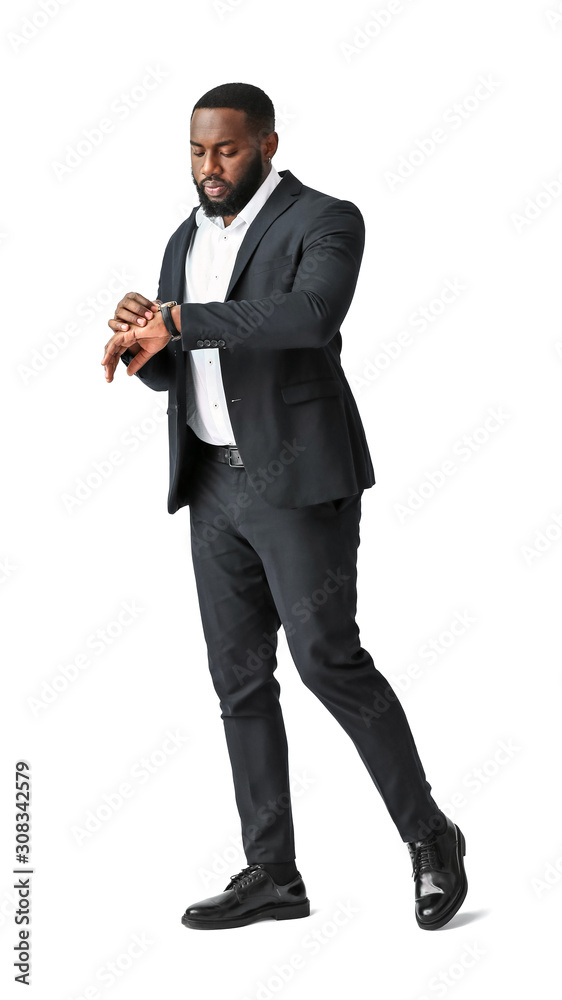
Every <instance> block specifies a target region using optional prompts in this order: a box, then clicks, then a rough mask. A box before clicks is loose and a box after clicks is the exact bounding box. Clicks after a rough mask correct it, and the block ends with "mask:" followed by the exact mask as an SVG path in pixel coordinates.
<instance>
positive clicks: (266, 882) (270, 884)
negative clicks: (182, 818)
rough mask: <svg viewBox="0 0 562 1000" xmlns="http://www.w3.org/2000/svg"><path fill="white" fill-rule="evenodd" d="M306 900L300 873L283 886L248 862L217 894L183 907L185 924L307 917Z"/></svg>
mask: <svg viewBox="0 0 562 1000" xmlns="http://www.w3.org/2000/svg"><path fill="white" fill-rule="evenodd" d="M309 915H310V900H309V899H308V897H307V895H306V888H305V885H304V882H303V880H302V876H301V874H300V872H299V873H298V874H297V876H296V878H294V879H293V880H292V881H291V882H288V883H287V885H278V884H277V882H275V881H274V879H273V878H272V877H271V875H270V874H269V873H268V872H266V870H265V868H264V867H263V866H262V865H261V864H252V865H248V867H247V868H243V869H242V871H240V872H238V874H237V875H231V877H230V882H229V883H228V885H227V887H226V889H225V890H224V891H223V892H219V893H218V895H217V896H209V898H208V899H201V900H200V901H199V902H198V903H192V904H191V906H188V907H187V910H186V911H185V913H184V915H183V917H182V918H181V922H182V924H184V925H185V926H186V927H213V928H215V927H241V926H242V925H243V924H252V923H254V921H256V920H263V919H264V918H265V917H275V919H276V920H290V919H292V918H293V917H308V916H309Z"/></svg>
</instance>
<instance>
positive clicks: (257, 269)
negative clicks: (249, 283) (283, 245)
mask: <svg viewBox="0 0 562 1000" xmlns="http://www.w3.org/2000/svg"><path fill="white" fill-rule="evenodd" d="M292 262H293V255H292V253H290V254H286V255H285V257H271V258H270V259H269V260H263V261H261V263H259V264H258V262H257V261H256V263H255V264H251V265H250V268H251V273H252V274H261V272H262V271H272V270H273V268H275V267H287V266H288V265H289V264H292Z"/></svg>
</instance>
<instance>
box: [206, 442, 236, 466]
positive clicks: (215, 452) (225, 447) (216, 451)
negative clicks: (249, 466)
mask: <svg viewBox="0 0 562 1000" xmlns="http://www.w3.org/2000/svg"><path fill="white" fill-rule="evenodd" d="M203 450H204V452H205V454H206V455H209V457H210V458H214V459H215V461H216V462H224V463H225V464H226V465H230V466H232V467H233V468H235V469H243V468H244V463H243V461H242V459H241V458H240V452H239V451H238V448H235V447H234V445H232V444H209V443H208V442H207V441H203Z"/></svg>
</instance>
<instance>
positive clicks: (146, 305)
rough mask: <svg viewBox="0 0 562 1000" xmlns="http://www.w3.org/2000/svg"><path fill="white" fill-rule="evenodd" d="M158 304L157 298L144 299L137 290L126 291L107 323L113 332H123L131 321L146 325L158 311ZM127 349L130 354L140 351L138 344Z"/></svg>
mask: <svg viewBox="0 0 562 1000" xmlns="http://www.w3.org/2000/svg"><path fill="white" fill-rule="evenodd" d="M158 305H159V299H154V300H152V301H151V300H150V299H145V297H144V295H141V294H140V293H139V292H127V294H126V295H124V296H123V298H122V299H121V301H120V302H119V304H118V305H117V308H116V310H115V315H114V316H113V319H110V320H108V323H107V325H108V326H109V327H110V328H111V329H112V331H113V333H122V332H125V331H127V330H128V329H129V326H130V325H132V324H133V323H134V324H135V325H138V326H141V327H142V326H146V324H147V321H148V320H149V319H152V317H153V315H154V313H155V312H157V311H158V309H157V307H158ZM129 351H130V352H131V354H136V353H137V352H138V351H140V344H133V345H132V346H131V347H129Z"/></svg>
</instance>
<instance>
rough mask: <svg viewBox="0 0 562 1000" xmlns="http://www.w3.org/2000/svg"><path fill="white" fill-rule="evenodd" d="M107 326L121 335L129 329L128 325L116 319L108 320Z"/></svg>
mask: <svg viewBox="0 0 562 1000" xmlns="http://www.w3.org/2000/svg"><path fill="white" fill-rule="evenodd" d="M107 325H108V326H109V327H111V329H112V330H114V331H115V333H119V332H120V331H125V330H128V329H129V324H128V323H119V322H118V321H117V320H116V319H108V321H107Z"/></svg>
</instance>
